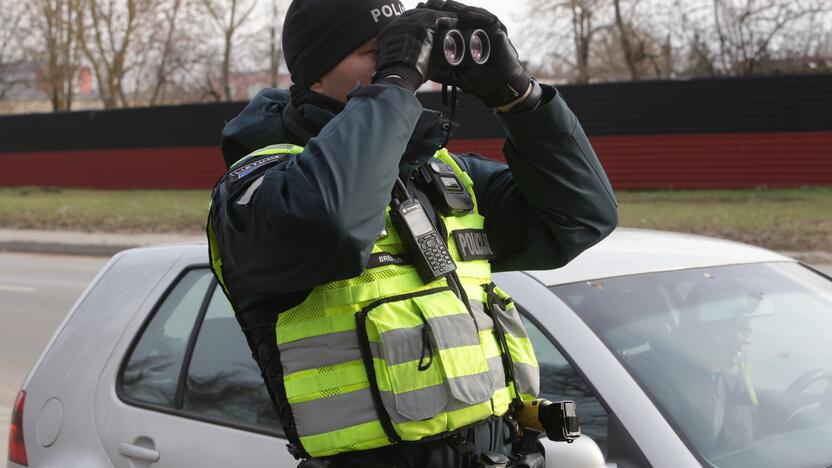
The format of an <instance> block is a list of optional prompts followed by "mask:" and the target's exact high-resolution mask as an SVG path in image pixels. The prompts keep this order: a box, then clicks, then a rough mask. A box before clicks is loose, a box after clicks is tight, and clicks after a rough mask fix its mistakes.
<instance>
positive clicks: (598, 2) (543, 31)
mask: <svg viewBox="0 0 832 468" xmlns="http://www.w3.org/2000/svg"><path fill="white" fill-rule="evenodd" d="M609 2H610V0H529V1H528V2H527V3H526V5H527V13H528V14H527V15H526V18H527V19H526V21H525V23H526V24H525V29H526V31H529V32H530V34H528V36H527V37H529V38H530V39H528V40H527V41H526V42H527V43H528V48H530V49H533V50H537V51H543V52H545V53H546V55H547V58H546V59H545V60H547V61H548V62H549V66H548V68H550V69H562V68H564V66H565V68H567V69H570V70H572V71H573V73H570V77H569V79H570V81H574V82H577V83H588V82H589V81H590V79H591V78H592V76H591V70H590V66H591V58H592V50H593V47H594V45H595V42H596V40H597V38H598V34H599V33H600V32H602V31H604V30H606V29H608V28H609V26H610V24H609V21H608V16H609V14H608V10H609V5H610V3H609Z"/></svg>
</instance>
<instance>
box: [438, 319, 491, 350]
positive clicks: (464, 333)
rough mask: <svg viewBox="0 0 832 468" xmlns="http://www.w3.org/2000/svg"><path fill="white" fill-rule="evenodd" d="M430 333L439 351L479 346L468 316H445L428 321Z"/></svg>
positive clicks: (474, 327) (475, 330)
mask: <svg viewBox="0 0 832 468" xmlns="http://www.w3.org/2000/svg"><path fill="white" fill-rule="evenodd" d="M428 325H430V330H431V333H432V334H433V337H434V339H435V343H436V345H437V346H438V347H439V349H450V348H460V347H463V346H479V344H480V337H479V335H477V329H476V326H475V325H474V321H473V320H472V319H471V316H470V315H468V314H455V315H445V316H442V317H431V318H429V319H428Z"/></svg>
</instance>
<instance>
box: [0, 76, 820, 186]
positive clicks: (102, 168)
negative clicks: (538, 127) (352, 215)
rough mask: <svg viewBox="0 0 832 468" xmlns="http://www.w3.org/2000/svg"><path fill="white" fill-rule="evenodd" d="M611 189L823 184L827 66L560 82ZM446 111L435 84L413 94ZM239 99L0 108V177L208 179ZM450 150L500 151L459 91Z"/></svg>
mask: <svg viewBox="0 0 832 468" xmlns="http://www.w3.org/2000/svg"><path fill="white" fill-rule="evenodd" d="M559 92H560V93H561V94H562V95H563V96H564V98H565V99H566V101H567V102H568V103H569V106H570V107H571V108H572V109H573V110H574V111H575V113H576V114H577V115H578V117H579V118H580V121H581V123H582V125H583V127H584V129H585V130H586V132H587V133H588V134H589V135H590V137H591V139H592V141H593V145H594V146H595V148H596V150H597V152H598V155H599V157H600V158H601V160H602V162H603V163H604V165H605V167H606V168H607V171H608V173H609V175H610V178H611V180H612V181H613V184H614V185H615V186H616V188H671V187H672V188H708V187H713V188H717V187H719V188H743V187H756V186H761V185H768V186H772V187H775V186H776V187H792V186H800V185H832V75H808V76H777V77H754V78H740V79H706V80H691V81H642V82H628V83H607V84H598V85H588V86H560V87H559ZM419 97H420V99H421V100H422V102H423V104H424V105H425V107H427V108H433V109H437V110H440V111H443V112H445V113H448V111H449V109H448V108H447V107H445V106H443V105H442V103H441V95H440V94H439V93H424V94H420V96H419ZM244 105H245V103H241V102H237V103H224V104H200V105H186V106H173V107H156V108H138V109H124V110H114V111H92V112H69V113H57V114H37V115H22V116H21V115H10V116H0V164H3V171H0V185H7V186H19V185H55V186H81V187H102V188H103V187H106V188H176V187H182V188H185V187H188V188H195V187H210V186H211V185H212V184H213V182H214V181H215V180H216V178H217V177H219V175H220V173H221V171H222V165H221V161H220V159H219V152H218V145H219V135H220V131H221V129H222V127H223V125H224V124H225V122H227V121H228V120H230V119H232V118H233V117H234V116H235V115H236V114H237V113H238V112H239V111H240V110H241V109H242V108H243V106H244ZM456 120H457V121H458V122H459V123H460V124H461V128H460V130H459V132H458V133H457V134H456V135H455V137H454V140H452V143H451V145H450V147H451V149H452V150H455V151H461V152H467V151H472V152H478V153H480V154H484V155H486V156H489V157H493V158H496V159H501V147H502V138H504V135H503V131H502V128H501V127H500V125H499V124H498V123H497V120H496V118H495V117H494V116H493V114H492V113H491V112H490V111H489V110H488V109H486V108H485V107H484V106H483V105H482V104H481V103H480V102H479V101H478V100H477V99H476V98H475V97H473V96H463V97H462V100H461V102H460V105H459V107H458V108H457V111H456Z"/></svg>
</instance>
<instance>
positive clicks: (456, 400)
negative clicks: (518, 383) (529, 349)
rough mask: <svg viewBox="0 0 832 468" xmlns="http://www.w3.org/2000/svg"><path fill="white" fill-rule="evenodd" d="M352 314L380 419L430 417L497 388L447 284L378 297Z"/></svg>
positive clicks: (470, 323) (476, 337)
mask: <svg viewBox="0 0 832 468" xmlns="http://www.w3.org/2000/svg"><path fill="white" fill-rule="evenodd" d="M356 320H357V329H358V334H359V341H360V342H362V355H363V356H364V361H365V368H366V369H367V373H368V377H369V379H370V383H371V387H372V389H373V391H374V393H376V395H377V396H376V400H377V401H378V404H377V410H379V415H380V416H381V418H382V419H384V418H385V417H388V418H389V420H390V421H392V422H395V423H404V422H407V421H421V420H426V419H430V418H433V417H435V416H437V415H439V414H441V413H443V412H446V411H451V410H454V409H459V408H462V407H467V406H470V405H474V404H477V403H482V402H484V401H488V399H489V398H491V395H492V394H493V392H494V391H495V390H496V378H495V377H494V375H493V373H492V372H491V371H490V369H489V365H488V361H487V360H486V359H485V355H484V353H483V350H482V348H481V346H480V342H479V335H478V333H477V329H476V326H475V324H474V320H473V319H472V318H471V316H470V315H469V314H468V311H467V310H466V308H465V305H464V304H463V303H462V301H460V300H459V298H457V297H456V295H455V294H454V293H453V292H452V291H451V290H450V289H449V288H444V287H443V288H435V289H430V290H426V291H419V292H416V293H413V294H408V295H402V296H395V297H391V298H385V299H382V300H380V301H377V302H375V303H373V304H371V305H369V306H367V307H366V308H364V309H363V310H362V311H361V312H359V313H358V314H356ZM388 435H389V434H388Z"/></svg>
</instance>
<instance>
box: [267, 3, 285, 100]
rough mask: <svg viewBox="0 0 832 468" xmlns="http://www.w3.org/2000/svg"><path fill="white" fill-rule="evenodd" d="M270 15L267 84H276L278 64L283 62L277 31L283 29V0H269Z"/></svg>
mask: <svg viewBox="0 0 832 468" xmlns="http://www.w3.org/2000/svg"><path fill="white" fill-rule="evenodd" d="M270 2H271V5H270V7H271V15H270V17H271V18H270V21H269V26H268V28H269V82H270V83H269V84H270V85H271V87H272V88H276V87H277V86H278V79H279V77H280V64H281V63H282V62H283V45H282V42H281V34H280V32H279V31H281V30H282V29H283V1H282V0H270Z"/></svg>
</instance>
